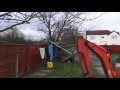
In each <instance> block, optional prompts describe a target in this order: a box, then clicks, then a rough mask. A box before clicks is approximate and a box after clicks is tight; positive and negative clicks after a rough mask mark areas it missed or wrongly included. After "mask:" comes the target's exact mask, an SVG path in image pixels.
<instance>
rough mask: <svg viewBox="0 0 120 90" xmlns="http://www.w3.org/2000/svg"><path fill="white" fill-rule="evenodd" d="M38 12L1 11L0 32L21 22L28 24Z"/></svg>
mask: <svg viewBox="0 0 120 90" xmlns="http://www.w3.org/2000/svg"><path fill="white" fill-rule="evenodd" d="M36 14H37V13H35V12H0V23H1V25H0V32H4V31H7V30H10V29H11V28H13V27H15V26H18V25H21V24H28V23H30V22H29V21H30V20H31V19H33V18H34V16H35V15H36Z"/></svg>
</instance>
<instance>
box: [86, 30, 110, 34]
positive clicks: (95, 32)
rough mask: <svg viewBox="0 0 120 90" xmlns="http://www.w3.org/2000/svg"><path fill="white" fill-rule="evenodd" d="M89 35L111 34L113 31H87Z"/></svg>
mask: <svg viewBox="0 0 120 90" xmlns="http://www.w3.org/2000/svg"><path fill="white" fill-rule="evenodd" d="M86 34H87V35H109V34H111V31H109V30H96V31H86Z"/></svg>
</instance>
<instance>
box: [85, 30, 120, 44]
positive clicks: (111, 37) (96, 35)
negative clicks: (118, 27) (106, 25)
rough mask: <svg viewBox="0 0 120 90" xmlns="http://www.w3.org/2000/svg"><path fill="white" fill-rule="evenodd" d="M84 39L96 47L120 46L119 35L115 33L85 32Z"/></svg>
mask: <svg viewBox="0 0 120 90" xmlns="http://www.w3.org/2000/svg"><path fill="white" fill-rule="evenodd" d="M86 38H87V40H88V41H91V42H93V43H96V44H98V45H120V34H119V33H118V32H116V31H109V30H96V31H86Z"/></svg>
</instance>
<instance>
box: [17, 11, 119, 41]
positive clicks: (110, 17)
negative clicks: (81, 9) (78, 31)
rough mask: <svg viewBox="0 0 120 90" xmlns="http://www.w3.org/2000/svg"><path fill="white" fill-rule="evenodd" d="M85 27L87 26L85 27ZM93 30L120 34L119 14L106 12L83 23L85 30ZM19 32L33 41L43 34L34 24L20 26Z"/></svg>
mask: <svg viewBox="0 0 120 90" xmlns="http://www.w3.org/2000/svg"><path fill="white" fill-rule="evenodd" d="M93 13H94V14H93V15H91V16H90V17H95V16H99V15H100V14H102V13H103V12H97V13H96V12H93ZM86 25H87V26H86ZM93 26H95V27H94V28H92V29H93V30H110V31H112V30H116V31H117V32H120V12H107V13H105V14H104V15H102V16H101V17H99V18H97V19H95V20H93V21H91V22H85V26H84V27H85V28H87V29H89V28H90V27H93ZM19 28H20V30H21V31H23V33H25V34H26V35H27V36H29V37H32V39H33V40H40V38H41V37H43V36H44V34H43V33H41V32H38V31H37V30H36V27H35V24H31V25H27V24H26V25H22V26H19Z"/></svg>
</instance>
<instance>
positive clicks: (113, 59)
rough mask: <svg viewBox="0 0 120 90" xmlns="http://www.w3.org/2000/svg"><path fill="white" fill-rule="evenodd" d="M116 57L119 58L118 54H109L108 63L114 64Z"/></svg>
mask: <svg viewBox="0 0 120 90" xmlns="http://www.w3.org/2000/svg"><path fill="white" fill-rule="evenodd" d="M116 57H120V53H112V54H110V61H111V63H113V64H114V63H115V58H116Z"/></svg>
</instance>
